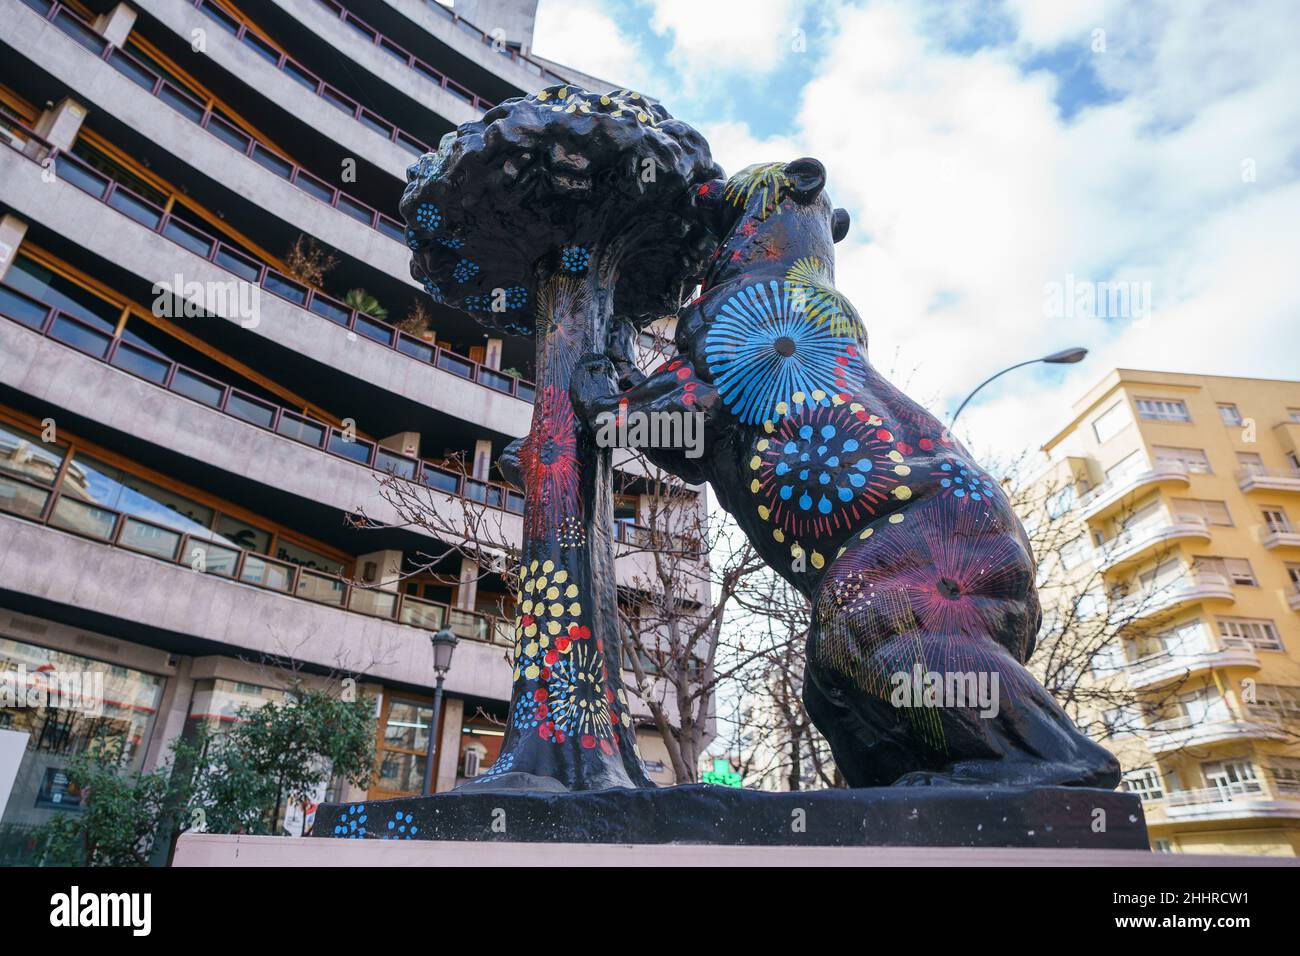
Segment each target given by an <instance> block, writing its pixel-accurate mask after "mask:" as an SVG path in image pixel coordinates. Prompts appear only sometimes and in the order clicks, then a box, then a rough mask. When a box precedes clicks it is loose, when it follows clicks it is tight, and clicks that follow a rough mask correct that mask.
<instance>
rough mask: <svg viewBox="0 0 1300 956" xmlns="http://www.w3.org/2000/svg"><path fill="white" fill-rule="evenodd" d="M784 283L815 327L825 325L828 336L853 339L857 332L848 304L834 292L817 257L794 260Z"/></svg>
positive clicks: (828, 276)
mask: <svg viewBox="0 0 1300 956" xmlns="http://www.w3.org/2000/svg"><path fill="white" fill-rule="evenodd" d="M785 278H786V281H787V282H789V283H790V285H791V286H792V287H793V289H794V295H795V296H796V297H797V298H802V301H803V307H804V311H805V312H806V313H807V314H808V318H809V319H811V320H812V321H813V322H815V323H816V324H818V325H821V324H822V323H825V324H826V325H827V326H829V327H830V331H831V334H832V335H841V336H846V337H856V336H857V335H858V333H859V332H860V331H861V329H860V328H859V326H858V319H857V316H856V315H855V314H854V312H853V307H852V306H851V305H849V300H848V299H846V298H845V297H844V294H843V293H842V292H840V291H839V290H838V289H836V288H835V284H834V280H833V279H832V278H831V270H830V267H829V266H828V265H827V264H826V263H825V262H824V261H823V260H822V259H819V258H818V257H817V256H804V257H803V258H802V259H796V260H795V261H794V264H793V265H792V266H790V268H789V269H788V270H787V271H786V274H785Z"/></svg>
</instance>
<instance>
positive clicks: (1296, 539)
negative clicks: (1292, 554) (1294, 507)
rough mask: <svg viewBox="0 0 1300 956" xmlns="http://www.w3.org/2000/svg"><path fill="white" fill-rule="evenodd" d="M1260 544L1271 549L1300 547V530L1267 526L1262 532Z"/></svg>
mask: <svg viewBox="0 0 1300 956" xmlns="http://www.w3.org/2000/svg"><path fill="white" fill-rule="evenodd" d="M1259 540H1260V544H1262V545H1264V547H1266V548H1268V549H1269V550H1270V551H1273V550H1276V549H1278V548H1300V531H1292V530H1291V529H1290V528H1286V529H1282V528H1265V529H1264V530H1263V531H1262V532H1261V534H1260V539H1259Z"/></svg>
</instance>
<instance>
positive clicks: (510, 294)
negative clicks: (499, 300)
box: [506, 285, 528, 310]
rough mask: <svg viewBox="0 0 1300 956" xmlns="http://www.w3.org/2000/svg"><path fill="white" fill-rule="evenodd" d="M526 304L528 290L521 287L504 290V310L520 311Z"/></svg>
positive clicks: (514, 286)
mask: <svg viewBox="0 0 1300 956" xmlns="http://www.w3.org/2000/svg"><path fill="white" fill-rule="evenodd" d="M527 304H528V290H527V289H525V288H524V287H523V286H521V285H512V286H511V287H510V288H508V289H506V308H507V309H512V310H514V309H522V308H523V307H524V306H525V305H527Z"/></svg>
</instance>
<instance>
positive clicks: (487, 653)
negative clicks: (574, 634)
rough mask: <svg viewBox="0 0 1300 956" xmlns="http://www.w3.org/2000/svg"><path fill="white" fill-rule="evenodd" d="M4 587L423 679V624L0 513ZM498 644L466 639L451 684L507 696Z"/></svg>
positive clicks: (253, 650) (238, 646)
mask: <svg viewBox="0 0 1300 956" xmlns="http://www.w3.org/2000/svg"><path fill="white" fill-rule="evenodd" d="M0 581H3V582H4V587H5V588H6V589H8V590H11V591H15V592H18V593H20V594H25V595H30V596H33V597H37V598H43V599H45V600H48V601H52V602H55V603H58V604H65V605H69V606H73V607H78V608H84V609H85V610H87V611H91V612H94V613H98V614H104V615H107V616H109V617H111V618H115V619H117V620H119V621H122V622H125V623H126V624H127V625H128V626H129V625H131V624H138V625H141V626H148V627H153V628H160V629H163V630H166V631H171V632H173V633H176V634H185V635H191V636H193V637H196V638H200V639H203V640H209V641H214V642H217V643H219V644H221V645H224V646H225V647H227V648H229V652H230V653H232V654H235V655H243V656H249V655H252V656H253V658H254V659H256V658H257V657H258V656H259V655H262V654H266V655H272V656H283V657H288V658H292V659H294V660H299V661H303V662H305V663H308V664H313V665H317V666H321V667H325V668H329V669H331V670H334V671H348V672H354V673H360V674H364V675H366V676H368V677H371V678H373V679H376V680H381V681H396V682H401V683H409V684H414V685H419V686H425V687H427V686H429V685H430V684H431V683H432V677H433V651H432V649H431V647H430V645H429V639H428V634H429V632H428V631H425V630H422V629H420V628H415V627H408V626H406V625H402V624H397V623H395V622H392V621H387V620H383V619H381V618H374V617H368V616H366V615H364V614H357V613H353V612H351V611H343V610H339V609H338V608H331V607H327V606H325V605H322V604H314V603H312V602H310V601H305V600H301V599H298V598H292V597H288V596H286V595H283V594H277V593H275V592H273V591H267V590H264V589H262V588H257V587H254V586H252V585H248V584H240V583H238V582H234V581H230V580H227V579H223V578H219V577H215V576H213V575H207V574H201V573H199V572H197V571H192V570H190V568H189V567H188V566H182V565H176V564H168V563H167V562H164V561H159V560H156V559H154V558H148V557H145V556H143V555H139V554H135V553H133V552H131V551H128V550H125V549H123V548H114V547H109V546H108V545H105V544H103V543H100V542H96V541H91V540H87V539H85V538H80V537H78V536H76V535H73V534H69V533H67V532H63V531H58V530H55V529H53V528H48V527H45V526H42V525H37V524H32V523H31V522H28V521H24V520H22V519H20V518H14V517H11V516H9V515H5V514H0ZM502 651H503V648H501V647H500V646H492V645H488V644H480V643H478V642H475V641H462V642H461V644H460V646H459V647H458V648H457V649H456V666H455V667H454V668H453V669H452V670H451V672H450V673H449V674H448V676H447V690H448V692H450V693H455V694H472V695H478V696H483V697H490V698H495V699H499V700H504V699H506V698H508V697H509V696H510V669H509V668H508V667H507V666H506V665H505V663H504V662H503V661H502Z"/></svg>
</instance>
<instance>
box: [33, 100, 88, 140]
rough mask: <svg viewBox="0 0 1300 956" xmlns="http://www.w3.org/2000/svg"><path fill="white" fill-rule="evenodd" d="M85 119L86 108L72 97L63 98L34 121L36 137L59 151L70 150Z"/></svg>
mask: <svg viewBox="0 0 1300 956" xmlns="http://www.w3.org/2000/svg"><path fill="white" fill-rule="evenodd" d="M85 119H86V108H85V107H84V106H82V105H81V104H80V103H78V102H77V101H76V100H74V99H73V98H72V97H70V96H65V97H64V98H63V99H61V100H59V105H58V106H56V107H54V108H53V109H49V110H46V111H45V112H44V113H42V114H41V115H40V118H39V119H37V120H36V135H37V136H39V137H41V138H42V139H44V140H46V141H47V142H48V143H49V144H50V145H51V146H55V147H57V148H58V149H60V150H67V149H71V148H72V144H73V142H75V141H76V139H77V134H78V133H79V132H81V124H82V122H84V121H85ZM34 145H39V144H34Z"/></svg>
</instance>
